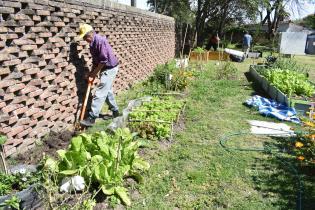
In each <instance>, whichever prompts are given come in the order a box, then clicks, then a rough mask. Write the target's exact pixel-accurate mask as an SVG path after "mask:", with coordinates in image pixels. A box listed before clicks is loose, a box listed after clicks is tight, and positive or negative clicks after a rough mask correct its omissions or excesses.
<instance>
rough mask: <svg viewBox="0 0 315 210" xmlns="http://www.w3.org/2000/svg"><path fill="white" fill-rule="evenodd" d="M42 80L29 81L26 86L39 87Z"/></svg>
mask: <svg viewBox="0 0 315 210" xmlns="http://www.w3.org/2000/svg"><path fill="white" fill-rule="evenodd" d="M42 82H43V81H42V80H41V79H33V80H32V81H30V82H29V83H28V86H29V85H34V86H40V85H41V84H42Z"/></svg>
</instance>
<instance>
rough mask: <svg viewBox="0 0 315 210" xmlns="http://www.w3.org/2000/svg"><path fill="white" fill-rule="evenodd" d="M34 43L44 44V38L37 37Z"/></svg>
mask: <svg viewBox="0 0 315 210" xmlns="http://www.w3.org/2000/svg"><path fill="white" fill-rule="evenodd" d="M35 43H36V44H44V43H45V40H44V39H42V38H37V39H36V40H35Z"/></svg>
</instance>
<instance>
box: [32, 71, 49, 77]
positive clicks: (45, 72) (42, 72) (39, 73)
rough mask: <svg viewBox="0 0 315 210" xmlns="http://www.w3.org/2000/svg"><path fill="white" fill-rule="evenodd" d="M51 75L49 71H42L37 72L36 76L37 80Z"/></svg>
mask: <svg viewBox="0 0 315 210" xmlns="http://www.w3.org/2000/svg"><path fill="white" fill-rule="evenodd" d="M51 74H52V73H51V72H50V71H47V70H42V71H40V72H38V73H37V74H36V76H37V78H43V77H46V76H48V75H51Z"/></svg>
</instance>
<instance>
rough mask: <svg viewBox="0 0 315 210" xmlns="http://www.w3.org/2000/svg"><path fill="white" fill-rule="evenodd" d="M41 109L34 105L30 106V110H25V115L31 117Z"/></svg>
mask: <svg viewBox="0 0 315 210" xmlns="http://www.w3.org/2000/svg"><path fill="white" fill-rule="evenodd" d="M40 111H41V109H40V108H34V107H32V108H29V110H27V111H26V112H25V116H26V117H30V116H32V115H33V114H35V113H38V112H40Z"/></svg>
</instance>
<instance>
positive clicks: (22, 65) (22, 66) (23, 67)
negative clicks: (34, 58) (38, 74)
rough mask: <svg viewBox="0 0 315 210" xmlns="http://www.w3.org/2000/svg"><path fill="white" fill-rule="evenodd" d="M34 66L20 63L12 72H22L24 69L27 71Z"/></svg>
mask: <svg viewBox="0 0 315 210" xmlns="http://www.w3.org/2000/svg"><path fill="white" fill-rule="evenodd" d="M34 66H35V65H34V64H32V63H21V64H18V65H16V66H15V68H14V70H15V71H23V70H25V69H29V68H32V67H34Z"/></svg>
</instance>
